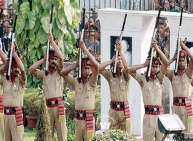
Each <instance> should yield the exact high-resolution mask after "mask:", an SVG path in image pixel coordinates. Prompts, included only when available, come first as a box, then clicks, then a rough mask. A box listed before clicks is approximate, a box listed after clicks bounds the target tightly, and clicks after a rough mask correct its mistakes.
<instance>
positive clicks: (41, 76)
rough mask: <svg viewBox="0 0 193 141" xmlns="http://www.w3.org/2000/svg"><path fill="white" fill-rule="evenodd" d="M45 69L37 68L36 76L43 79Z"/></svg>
mask: <svg viewBox="0 0 193 141" xmlns="http://www.w3.org/2000/svg"><path fill="white" fill-rule="evenodd" d="M44 72H45V71H43V70H39V69H37V78H38V79H40V80H42V81H43V73H44Z"/></svg>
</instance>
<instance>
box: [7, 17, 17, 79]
mask: <svg viewBox="0 0 193 141" xmlns="http://www.w3.org/2000/svg"><path fill="white" fill-rule="evenodd" d="M16 21H17V14H16V15H15V21H14V26H13V32H12V35H11V36H12V39H11V40H12V41H11V51H10V54H9V57H8V58H9V59H10V60H9V68H8V71H7V73H6V79H7V80H9V77H10V73H11V64H12V56H13V46H14V39H15V27H16Z"/></svg>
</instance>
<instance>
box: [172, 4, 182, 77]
mask: <svg viewBox="0 0 193 141" xmlns="http://www.w3.org/2000/svg"><path fill="white" fill-rule="evenodd" d="M182 15H183V7H182V9H181V15H180V24H179V27H178V39H177V40H178V43H177V46H176V52H177V59H176V62H175V70H174V74H175V75H177V72H178V63H179V53H180V29H181V25H182Z"/></svg>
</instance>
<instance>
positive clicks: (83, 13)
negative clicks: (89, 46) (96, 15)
mask: <svg viewBox="0 0 193 141" xmlns="http://www.w3.org/2000/svg"><path fill="white" fill-rule="evenodd" d="M85 11H86V9H85V8H82V24H81V26H82V27H81V28H82V29H81V30H82V31H81V36H80V41H83V37H84V24H85ZM81 60H82V50H81V48H79V70H78V79H81Z"/></svg>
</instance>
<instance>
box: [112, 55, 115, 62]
mask: <svg viewBox="0 0 193 141" xmlns="http://www.w3.org/2000/svg"><path fill="white" fill-rule="evenodd" d="M115 58H116V56H115V55H114V56H113V57H112V59H111V62H112V63H114V62H115Z"/></svg>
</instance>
